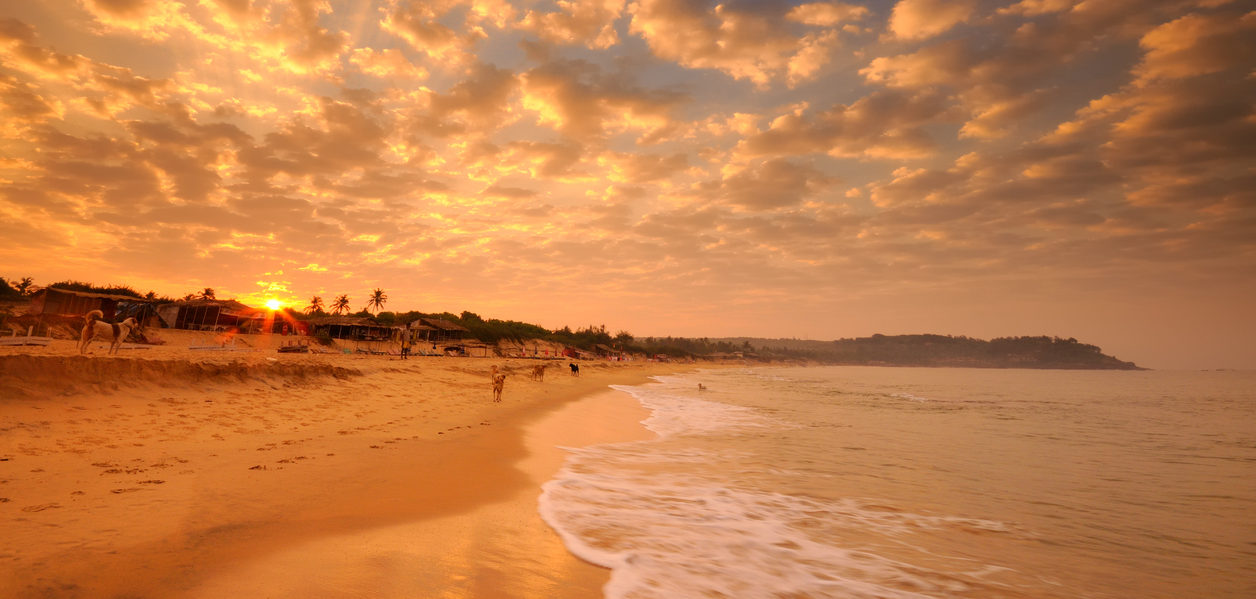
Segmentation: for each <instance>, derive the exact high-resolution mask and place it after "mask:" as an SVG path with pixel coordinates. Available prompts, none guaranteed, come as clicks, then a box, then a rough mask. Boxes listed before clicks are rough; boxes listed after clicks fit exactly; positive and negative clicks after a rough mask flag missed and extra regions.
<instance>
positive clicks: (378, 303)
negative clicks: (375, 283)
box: [366, 287, 388, 312]
mask: <svg viewBox="0 0 1256 599" xmlns="http://www.w3.org/2000/svg"><path fill="white" fill-rule="evenodd" d="M387 302H388V295H387V294H385V293H384V290H383V289H380V288H379V287H376V288H375V290H374V291H372V292H371V297H370V299H368V300H366V310H370V309H371V308H375V311H376V312H378V311H380V310H382V309H383V308H384V304H385V303H387Z"/></svg>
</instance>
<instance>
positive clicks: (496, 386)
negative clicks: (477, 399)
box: [493, 374, 506, 403]
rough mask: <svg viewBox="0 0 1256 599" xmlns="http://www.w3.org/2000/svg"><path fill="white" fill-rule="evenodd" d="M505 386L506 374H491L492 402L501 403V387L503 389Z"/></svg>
mask: <svg viewBox="0 0 1256 599" xmlns="http://www.w3.org/2000/svg"><path fill="white" fill-rule="evenodd" d="M505 387H506V375H504V374H495V375H493V401H494V402H497V403H501V400H502V389H504V388H505Z"/></svg>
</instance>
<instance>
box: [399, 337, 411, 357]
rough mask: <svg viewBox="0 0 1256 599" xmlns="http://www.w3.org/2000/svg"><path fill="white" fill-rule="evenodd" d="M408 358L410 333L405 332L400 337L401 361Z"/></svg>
mask: <svg viewBox="0 0 1256 599" xmlns="http://www.w3.org/2000/svg"><path fill="white" fill-rule="evenodd" d="M409 356H410V333H409V332H406V333H403V334H402V335H401V359H402V360H404V359H406V358H408V357H409Z"/></svg>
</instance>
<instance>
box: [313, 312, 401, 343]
mask: <svg viewBox="0 0 1256 599" xmlns="http://www.w3.org/2000/svg"><path fill="white" fill-rule="evenodd" d="M305 323H306V324H307V325H308V326H309V327H310V334H311V335H315V336H319V335H322V334H323V333H326V335H327V336H328V337H330V338H332V339H352V340H355V341H390V340H392V338H393V335H394V332H395V331H396V329H394V328H393V327H389V326H384V325H382V324H379V323H378V322H375V321H374V320H372V319H370V318H364V317H361V316H319V317H315V318H311V319H309V320H307V321H305Z"/></svg>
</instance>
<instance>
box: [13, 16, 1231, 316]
mask: <svg viewBox="0 0 1256 599" xmlns="http://www.w3.org/2000/svg"><path fill="white" fill-rule="evenodd" d="M58 1H60V0H58ZM886 4H887V5H891V4H890V3H886ZM877 6H878V5H872V4H869V5H867V6H865V5H863V4H862V3H848V2H839V1H819V2H803V3H766V2H715V1H710V0H693V1H687V2H664V1H661V0H638V1H635V2H627V1H626V0H599V1H597V2H574V1H573V2H568V1H565V0H563V1H558V2H545V3H538V2H509V1H507V0H437V1H435V2H428V1H418V0H380V1H379V2H376V3H374V4H361V3H357V4H355V3H331V2H326V1H323V0H299V1H297V2H287V1H279V0H198V1H196V2H154V1H151V0H148V1H145V0H83V1H81V2H79V1H77V0H75V1H70V0H64V1H63V2H62V3H61V4H59V5H57V6H55V8H56V9H57V11H44V12H47V13H48V14H53V13H55V14H58V15H62V16H64V17H65V18H64V19H60V20H58V21H55V22H53V21H50V20H49V19H50V18H51V17H49V16H47V15H45V14H44V13H43V12H40V11H24V12H23V16H22V17H20V18H17V17H16V16H15V15H9V13H8V12H6V10H5V9H4V8H0V111H3V113H4V116H5V118H4V119H0V145H3V146H4V147H5V148H6V151H5V152H2V153H0V235H3V236H4V238H5V240H6V241H7V242H8V243H6V244H3V245H4V247H0V261H2V262H5V263H9V264H30V265H31V268H32V270H33V271H34V274H36V275H38V276H40V278H45V275H44V274H43V273H50V274H47V275H46V278H53V279H64V278H88V279H90V278H91V273H95V272H102V270H107V271H118V270H122V271H125V272H130V273H135V274H136V276H137V277H143V278H144V280H148V281H154V282H155V283H154V285H157V284H158V283H157V282H162V281H164V283H160V284H163V285H167V286H168V287H167V288H162V289H159V290H158V291H159V292H161V293H171V294H179V293H181V292H183V291H186V290H184V289H178V287H180V286H183V285H187V284H188V279H187V278H186V273H187V272H189V269H191V270H193V271H196V272H205V273H213V276H212V277H211V276H210V275H209V274H206V275H205V277H206V278H207V279H210V280H207V281H205V282H204V283H203V284H200V286H202V287H203V286H213V287H215V288H219V289H221V290H222V292H223V294H225V295H228V294H233V293H234V294H240V295H241V296H244V295H246V294H250V293H255V292H256V291H257V290H258V289H262V288H269V289H271V290H272V291H276V290H277V291H280V292H282V291H283V290H285V289H286V290H288V291H287V292H290V293H294V294H298V295H301V294H305V293H309V292H310V290H317V289H336V290H337V291H335V292H336V293H343V292H348V293H351V294H353V293H357V292H356V291H355V289H361V290H366V289H370V288H372V287H374V286H379V285H382V284H383V283H380V282H381V281H395V282H397V283H395V284H396V285H398V286H399V287H398V289H397V290H396V291H394V290H393V289H392V288H391V287H389V291H390V295H394V297H396V298H398V301H399V302H402V301H406V300H405V298H406V297H408V296H415V297H417V296H418V295H419V293H420V292H419V291H418V289H417V288H415V287H413V286H410V287H404V286H405V285H406V283H405V282H406V281H415V280H421V281H425V282H427V283H430V284H431V285H432V286H435V287H429V289H430V288H437V287H438V288H440V289H441V292H440V294H436V293H434V292H433V294H432V295H425V296H423V297H425V298H430V299H431V301H432V302H433V303H436V302H444V303H445V304H446V305H440V306H426V305H424V306H420V305H407V306H401V307H403V308H415V309H427V308H434V309H453V310H458V309H472V310H477V309H478V310H480V311H482V312H487V313H491V314H494V315H497V316H502V317H510V318H521V319H530V318H536V319H546V318H559V317H558V316H555V314H557V312H555V311H553V310H550V309H549V308H547V307H545V306H543V305H541V303H536V305H533V304H529V305H528V306H526V307H523V308H521V307H518V306H517V305H512V304H510V303H509V302H507V301H505V300H501V301H499V302H498V303H496V304H491V305H489V304H485V305H482V306H479V307H477V306H475V305H471V304H465V303H460V302H462V301H463V300H464V299H465V298H490V297H496V296H497V293H498V292H499V291H501V290H509V293H510V295H511V296H513V297H527V296H532V295H538V294H543V293H548V290H549V289H551V288H563V287H569V288H572V289H580V290H586V289H587V290H597V293H596V297H594V294H593V293H592V292H589V294H590V295H589V297H588V298H586V299H588V302H589V304H590V305H596V304H597V303H598V302H604V303H608V305H609V304H616V305H619V306H627V308H625V310H627V311H626V312H624V313H625V314H627V313H630V312H631V311H632V310H633V309H634V308H633V306H638V305H648V306H650V307H651V310H654V309H655V307H659V306H662V307H666V310H668V311H674V312H675V313H677V314H686V315H689V316H691V320H693V321H694V322H697V321H699V320H701V319H702V318H706V317H705V316H703V315H704V314H707V313H719V314H721V316H723V315H726V314H729V315H733V316H732V317H733V318H745V319H747V321H748V322H750V321H753V322H758V321H759V320H760V319H768V318H773V317H772V316H771V314H772V311H773V310H777V311H780V308H779V307H780V306H782V305H786V306H790V309H789V310H785V311H784V312H787V313H789V314H795V313H797V310H796V309H795V307H798V306H804V305H805V306H807V309H808V310H813V311H814V314H815V315H816V317H817V318H828V317H827V316H825V315H826V314H831V313H833V312H835V311H834V310H832V309H831V308H832V305H830V304H827V303H826V302H830V301H833V302H836V301H839V300H838V299H833V298H845V299H841V300H840V301H848V300H849V301H854V300H853V299H851V298H857V297H860V296H861V294H873V293H877V294H882V295H881V297H888V296H892V295H894V294H897V293H903V294H916V295H921V294H923V295H929V296H932V295H931V294H933V293H934V292H938V293H941V292H943V291H947V290H949V292H950V293H952V295H953V296H954V297H955V298H957V299H956V300H955V302H954V304H953V305H956V306H962V305H964V303H963V301H961V300H963V299H964V298H968V299H972V297H974V296H972V293H975V292H970V290H972V289H980V290H982V292H983V293H985V294H987V295H989V294H990V293H994V292H996V291H997V290H998V289H999V284H1000V282H1006V281H1007V280H1010V279H1012V278H1016V277H1020V278H1021V280H1022V281H1023V280H1029V281H1032V282H1035V284H1038V282H1040V286H1039V287H1037V290H1038V291H1042V290H1044V289H1057V288H1058V289H1066V288H1068V285H1069V284H1070V283H1069V282H1070V281H1076V280H1083V279H1084V280H1088V281H1091V282H1092V284H1091V285H1090V286H1089V287H1087V289H1088V290H1094V289H1097V288H1098V287H1103V288H1104V290H1105V291H1104V293H1107V294H1110V295H1111V296H1112V297H1125V296H1122V295H1121V294H1122V293H1123V292H1122V291H1121V289H1120V287H1119V285H1120V284H1124V283H1130V282H1132V281H1139V280H1142V281H1152V280H1160V279H1163V280H1166V281H1170V280H1171V281H1182V280H1185V279H1183V278H1181V277H1183V276H1186V275H1181V276H1178V274H1177V273H1187V272H1203V271H1206V272H1209V273H1220V274H1224V275H1226V276H1229V277H1231V278H1237V277H1238V276H1239V275H1242V274H1243V273H1245V272H1246V271H1244V269H1245V268H1246V269H1247V270H1250V264H1251V263H1252V260H1253V259H1256V247H1254V245H1256V244H1254V242H1253V241H1252V237H1251V230H1252V223H1253V222H1256V215H1254V213H1253V211H1254V210H1256V208H1254V206H1256V197H1254V196H1253V191H1252V190H1253V189H1256V175H1253V171H1252V168H1251V164H1253V162H1256V148H1254V147H1253V142H1252V140H1253V139H1256V114H1254V113H1253V107H1252V104H1251V101H1250V98H1252V97H1256V88H1254V87H1253V86H1256V77H1253V76H1252V72H1251V71H1252V65H1251V58H1250V57H1251V56H1252V55H1253V54H1256V47H1253V43H1252V41H1251V40H1253V39H1256V20H1254V18H1253V13H1252V12H1251V11H1250V9H1247V8H1246V7H1244V6H1242V5H1241V3H1236V2H1224V1H1221V0H1171V1H1166V2H1156V3H1146V2H1140V1H1139V0H1107V1H1105V2H1093V1H1090V2H1083V1H1080V0H1019V1H1016V0H1013V1H1007V2H997V3H985V2H976V1H975V0H964V1H960V2H941V1H939V0H901V1H899V2H896V3H892V9H890V8H888V6H887V7H886V8H880V9H879V8H877ZM58 11H60V12H58ZM882 30H883V31H882ZM878 31H880V32H882V33H883V35H876V33H878ZM52 255H55V256H56V258H57V259H56V261H55V263H54V261H53V260H52V259H50V258H48V256H52ZM73 269H78V270H73ZM1192 269H1194V270H1192ZM51 273H55V274H51ZM283 273H288V274H283ZM467 273H471V274H469V275H468V274H467ZM0 274H5V273H0ZM24 274H25V273H8V274H5V276H23V275H24ZM1153 275H1154V276H1153ZM1248 276H1249V278H1250V275H1248ZM214 277H221V280H217V279H214ZM1175 277H1177V278H1175ZM1218 280H1219V279H1218ZM538 281H539V283H538ZM259 282H260V283H259ZM197 283H198V284H199V281H198V282H197ZM389 285H392V283H389ZM1142 285H1143V287H1141V289H1143V290H1144V291H1146V290H1147V289H1149V287H1148V285H1150V283H1143V284H1142ZM1166 285H1168V283H1166ZM1053 286H1054V287H1053ZM1210 289H1217V290H1219V291H1221V292H1225V289H1226V288H1225V287H1224V286H1223V285H1221V284H1219V283H1218V284H1216V285H1214V286H1213V287H1211V288H1210ZM864 290H871V291H864ZM922 290H923V291H922ZM1153 291H1154V290H1153ZM363 292H364V291H363ZM490 292H491V293H490ZM1231 292H1232V290H1231ZM424 293H426V292H424ZM1096 293H1098V291H1096ZM965 294H968V295H965ZM1143 295H1144V296H1148V295H1154V293H1153V292H1146V293H1144V294H1143ZM355 297H356V296H355ZM695 297H721V298H735V299H733V300H729V303H726V304H720V306H719V308H718V309H714V308H712V306H713V304H702V306H701V307H702V309H701V310H699V309H698V308H691V307H689V305H688V304H687V302H692V298H695ZM800 297H802V298H805V299H804V300H799V299H798V298H800ZM982 297H986V296H982ZM1042 297H1050V294H1049V293H1044V294H1043V295H1042ZM460 298H463V299H460ZM978 299H981V298H978ZM415 301H416V302H417V300H415ZM424 301H427V300H424ZM485 301H486V302H487V300H485ZM1025 301H1029V300H1025ZM576 303H578V302H576ZM874 303H875V302H874ZM877 305H879V304H877ZM867 306H870V307H873V308H875V307H876V306H874V305H873V304H867ZM491 310H501V311H500V312H492V311H491ZM512 310H520V311H522V310H534V311H532V312H527V313H524V312H512ZM703 310H705V312H704V311H703ZM656 312H657V311H652V312H650V313H646V312H645V311H642V312H641V316H640V318H641V319H642V322H650V321H649V319H650V318H655V317H656ZM601 313H604V312H601ZM563 315H564V316H565V315H566V313H565V312H564V313H563ZM590 317H591V318H598V317H599V316H598V315H597V314H592V313H590ZM775 322H777V323H778V324H780V323H783V322H786V321H783V320H779V319H778V320H777V321H775ZM555 324H561V323H555ZM617 326H624V327H626V328H631V327H632V326H633V324H632V323H631V322H626V323H624V324H622V325H617ZM1011 332H1012V333H1017V332H1019V331H1011ZM1068 333H1069V334H1074V332H1073V331H1068ZM1078 334H1080V333H1078Z"/></svg>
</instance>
